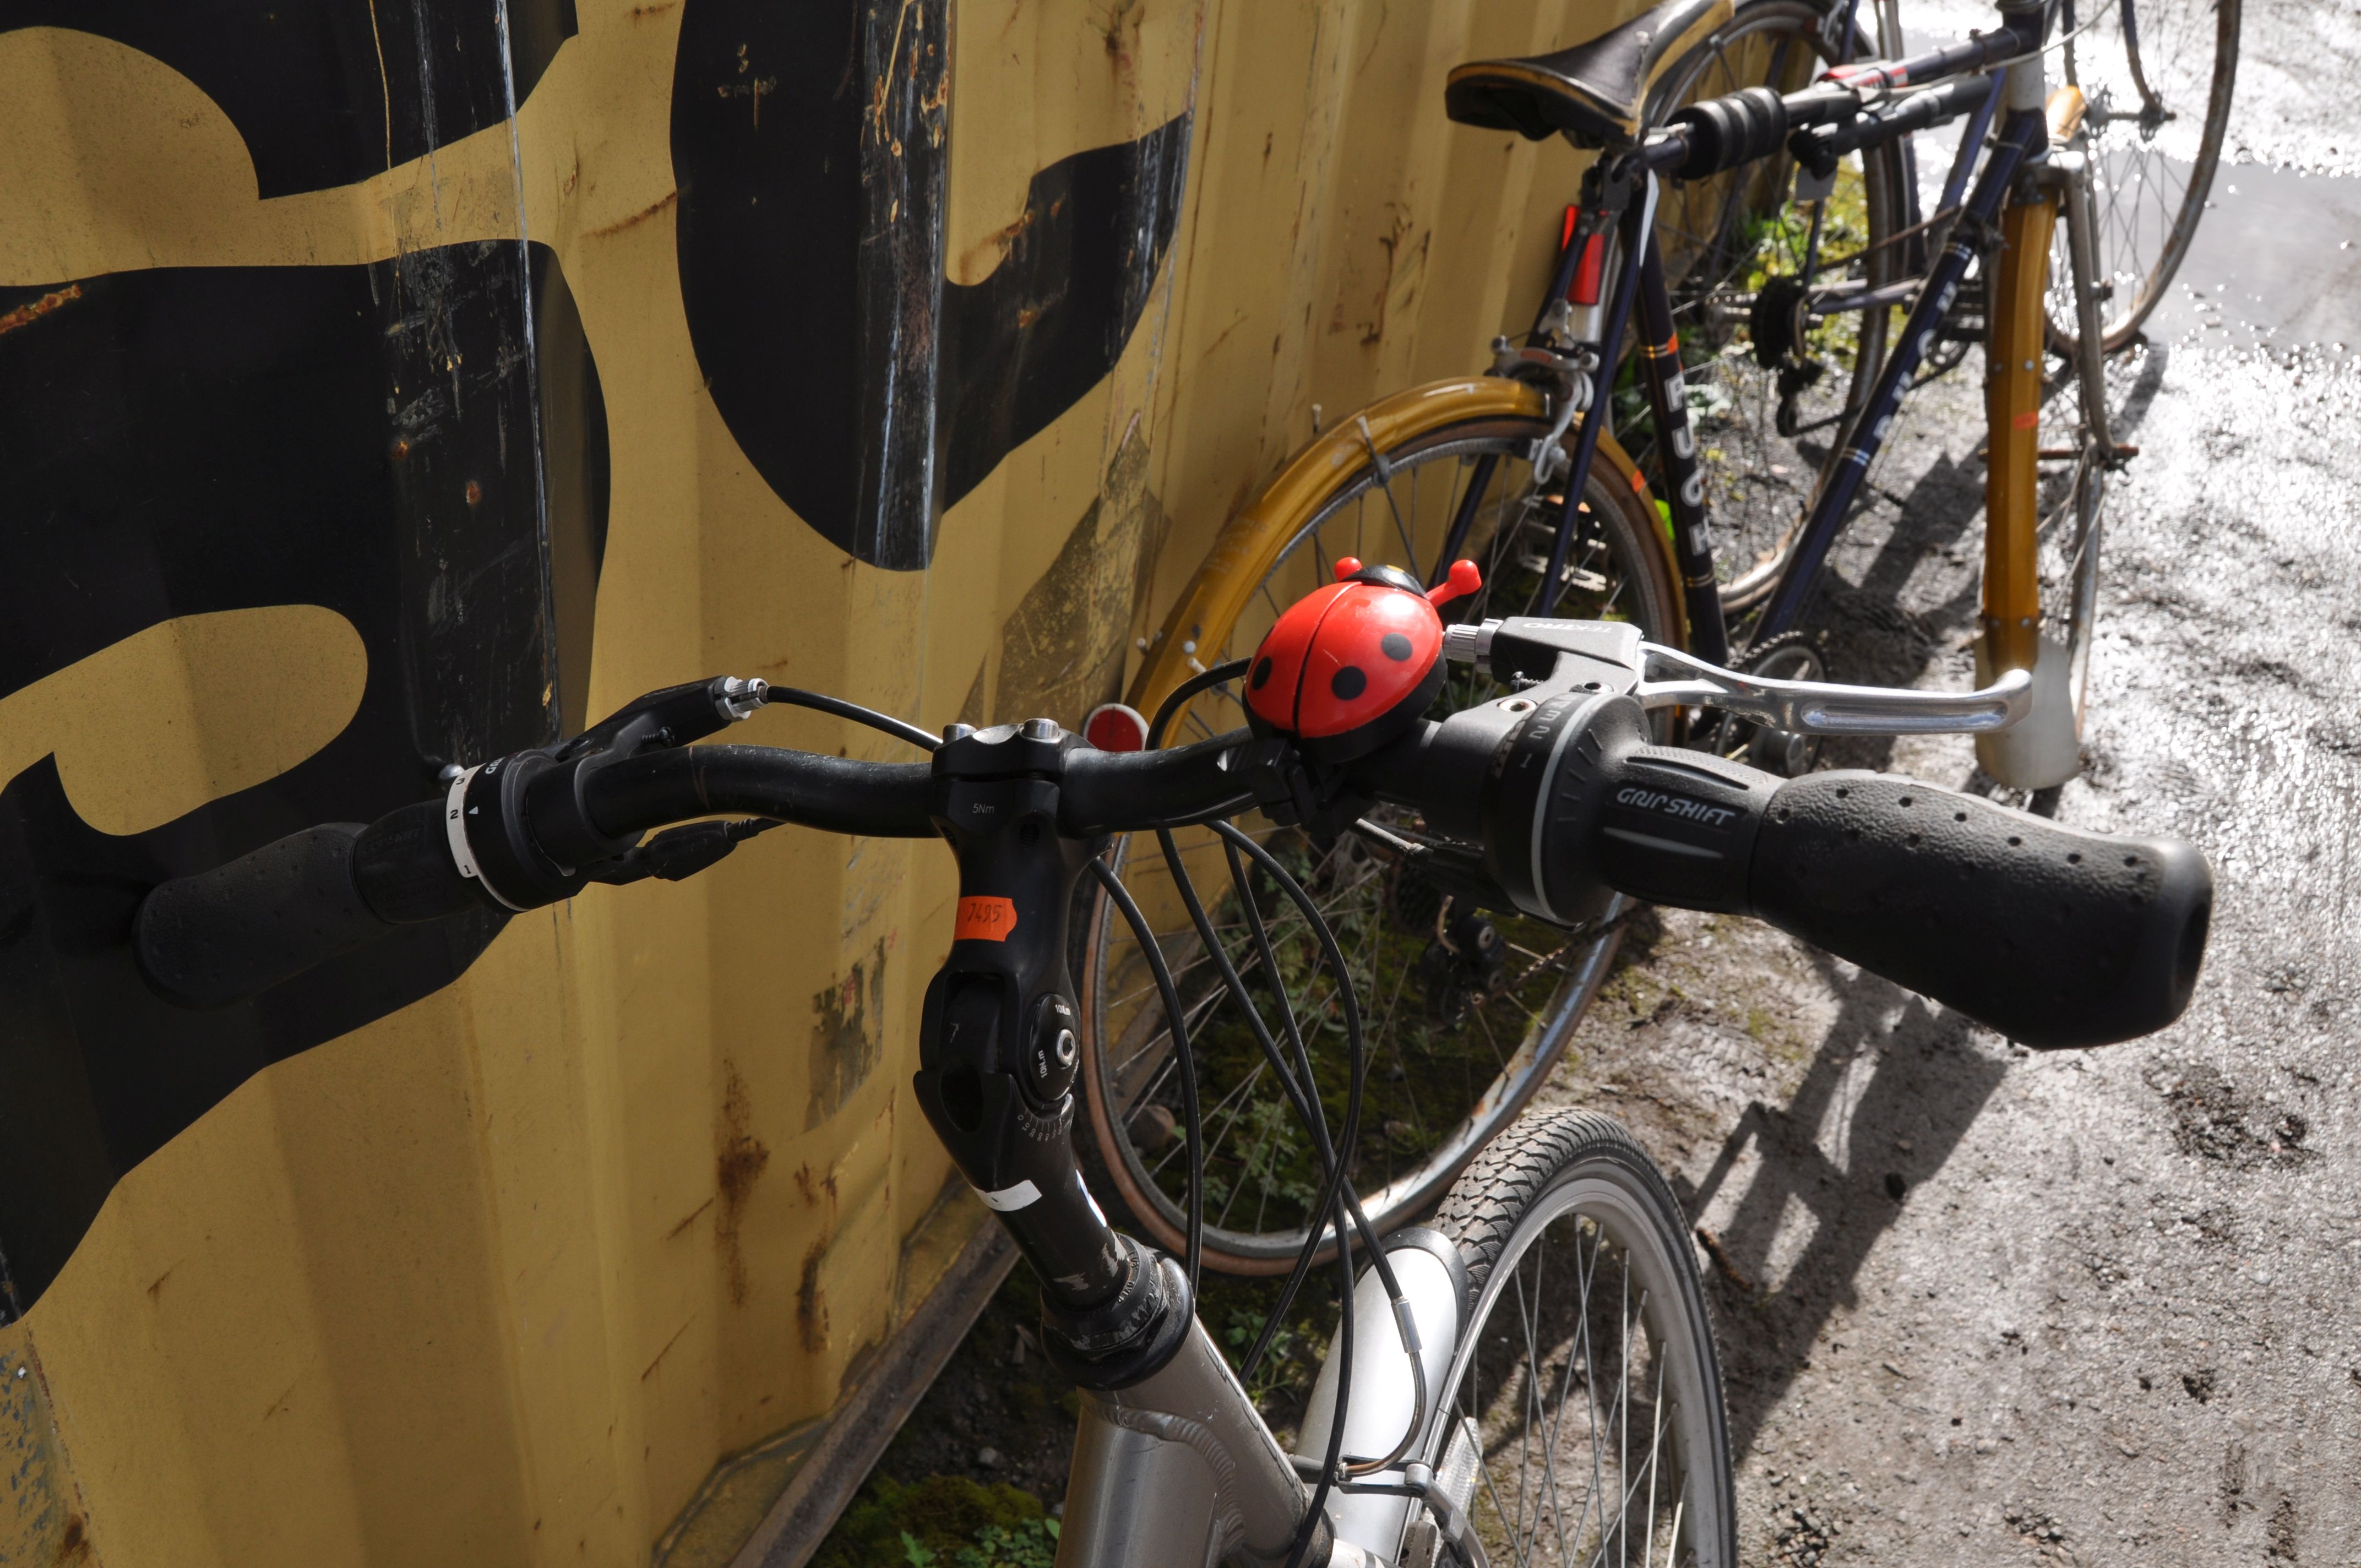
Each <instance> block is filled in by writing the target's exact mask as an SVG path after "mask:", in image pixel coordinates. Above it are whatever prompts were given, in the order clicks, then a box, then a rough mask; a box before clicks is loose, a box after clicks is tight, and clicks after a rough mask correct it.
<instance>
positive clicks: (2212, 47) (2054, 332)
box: [2049, 0, 2239, 362]
mask: <svg viewBox="0 0 2361 1568" xmlns="http://www.w3.org/2000/svg"><path fill="white" fill-rule="evenodd" d="M2061 20H2062V24H2063V25H2062V27H2061V28H2060V32H2061V33H2062V35H2063V37H2064V44H2063V47H2062V49H2060V50H2059V59H2060V62H2061V65H2062V69H2063V71H2064V73H2065V77H2066V81H2067V82H2068V83H2069V84H2070V85H2071V86H2073V87H2076V88H2079V89H2080V90H2081V93H2082V96H2083V99H2084V102H2085V103H2086V104H2087V105H2088V108H2087V109H2086V111H2085V112H2084V114H2083V115H2082V118H2081V124H2080V125H2079V126H2077V127H2076V130H2075V132H2074V135H2073V137H2072V140H2071V145H2072V147H2073V148H2074V149H2075V150H2076V151H2078V152H2080V153H2081V154H2082V155H2083V156H2084V157H2085V158H2087V159H2090V169H2091V180H2092V199H2093V200H2092V205H2093V207H2094V209H2095V216H2096V219H2097V222H2096V224H2095V225H2094V228H2095V230H2096V233H2095V236H2094V241H2095V248H2096V251H2097V255H2096V256H2095V257H2094V258H2093V260H2094V262H2095V264H2096V273H2097V276H2096V277H2095V278H2094V279H2093V280H2092V281H2093V283H2094V284H2095V286H2096V287H2097V288H2098V290H2099V293H2100V313H2099V322H2100V326H2099V331H2100V342H2101V343H2102V344H2103V345H2104V346H2105V349H2106V351H2107V352H2108V353H2109V354H2114V353H2115V352H2117V351H2118V350H2120V349H2122V348H2124V347H2125V346H2127V345H2129V344H2130V343H2131V341H2132V339H2133V337H2134V336H2135V335H2136V334H2137V333H2138V331H2139V328H2140V323H2142V322H2144V321H2146V320H2147V315H2148V313H2149V312H2150V311H2152V310H2154V309H2156V307H2157V304H2158V302H2159V301H2161V300H2162V299H2163V298H2164V291H2165V288H2166V286H2167V285H2168V284H2169V283H2170V282H2171V281H2172V275H2173V274H2174V272H2176V271H2178V270H2179V269H2180V259H2181V258H2182V257H2184V256H2186V255H2188V254H2189V244H2190V241H2191V238H2192V237H2194V236H2195V235H2196V233H2197V225H2198V222H2199V220H2200V219H2202V217H2203V216H2204V214H2205V197H2206V194H2207V192H2210V191H2211V190H2212V189H2213V171H2214V170H2215V169H2216V168H2217V167H2219V166H2220V164H2221V161H2222V142H2223V138H2224V136H2225V135H2226V134H2227V133H2228V131H2229V126H2230V99H2231V93H2232V91H2233V88H2234V87H2235V83H2236V81H2237V74H2238V24H2239V0H2095V3H2093V0H2081V7H2080V14H2079V15H2078V8H2077V6H2076V5H2072V4H2069V5H2067V6H2066V8H2065V13H2064V16H2063V17H2062V18H2061ZM2053 69H2056V68H2053ZM2055 244H2056V249H2055V252H2054V255H2053V259H2052V263H2051V267H2050V278H2051V287H2050V290H2049V331H2050V336H2051V341H2052V342H2053V343H2054V344H2055V345H2057V347H2058V351H2059V353H2060V354H2061V355H2063V356H2065V357H2066V358H2067V360H2068V361H2069V362H2071V360H2072V359H2073V357H2074V353H2075V344H2076V342H2077V335H2076V334H2077V322H2076V319H2075V315H2076V313H2075V301H2074V291H2073V286H2072V278H2073V273H2072V270H2071V263H2070V258H2069V257H2068V255H2067V253H2066V239H2065V234H2064V230H2063V227H2062V226H2061V228H2060V230H2059V236H2058V238H2057V240H2056V242H2055Z"/></svg>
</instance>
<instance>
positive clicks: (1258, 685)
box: [1246, 653, 1270, 691]
mask: <svg viewBox="0 0 2361 1568" xmlns="http://www.w3.org/2000/svg"><path fill="white" fill-rule="evenodd" d="M1269 679H1270V656H1269V655H1268V654H1267V653H1266V654H1265V655H1263V656H1262V657H1261V658H1259V659H1257V660H1256V661H1255V667H1254V676H1253V678H1252V679H1251V680H1249V681H1248V682H1247V683H1246V684H1247V685H1251V686H1252V687H1254V689H1255V690H1257V691H1260V690H1262V688H1263V685H1264V684H1265V683H1267V682H1268V680H1269Z"/></svg>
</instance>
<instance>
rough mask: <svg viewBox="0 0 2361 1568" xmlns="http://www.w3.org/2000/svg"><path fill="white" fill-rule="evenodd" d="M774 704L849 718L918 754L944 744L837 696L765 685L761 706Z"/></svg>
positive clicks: (901, 721) (903, 721)
mask: <svg viewBox="0 0 2361 1568" xmlns="http://www.w3.org/2000/svg"><path fill="white" fill-rule="evenodd" d="M773 703H778V704H782V705H784V706H785V707H808V708H811V709H813V710H815V711H817V712H819V713H827V714H833V715H835V716H836V717H837V718H849V719H851V720H852V722H854V723H855V724H866V725H867V726H869V728H871V729H883V730H884V731H885V733H886V734H888V735H891V736H892V737H894V739H895V740H907V741H908V742H909V743H910V744H911V745H913V746H916V747H917V748H918V749H919V750H921V751H933V750H934V749H935V748H936V747H938V746H939V745H941V744H942V743H943V742H942V740H941V738H940V737H939V736H935V735H929V734H928V733H927V732H926V731H925V730H923V729H919V728H918V727H917V725H915V724H912V723H911V722H909V721H908V720H907V719H902V718H895V717H894V716H893V715H892V714H890V713H880V712H878V711H877V710H876V709H875V708H873V707H862V706H861V705H860V704H859V703H857V702H847V701H845V700H844V699H843V698H842V697H840V696H828V695H827V694H825V693H823V692H811V691H806V690H804V689H803V688H802V687H801V686H774V685H765V686H764V688H763V706H764V707H769V706H771V705H772V704H773Z"/></svg>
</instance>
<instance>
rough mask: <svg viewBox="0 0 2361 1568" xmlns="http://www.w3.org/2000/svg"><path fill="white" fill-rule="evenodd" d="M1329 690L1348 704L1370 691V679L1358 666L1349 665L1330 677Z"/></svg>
mask: <svg viewBox="0 0 2361 1568" xmlns="http://www.w3.org/2000/svg"><path fill="white" fill-rule="evenodd" d="M1328 689H1329V690H1330V691H1332V692H1334V693H1335V694H1336V695H1337V696H1339V697H1341V698H1343V699H1344V700H1345V701H1346V702H1350V701H1352V700H1353V699H1354V698H1355V697H1356V696H1360V695H1361V694H1362V693H1363V692H1365V691H1367V690H1368V689H1369V677H1368V676H1367V675H1366V674H1363V673H1362V672H1361V666H1359V665H1358V664H1347V665H1345V667H1344V668H1343V669H1341V670H1339V671H1337V672H1336V673H1335V674H1333V675H1331V676H1329V677H1328Z"/></svg>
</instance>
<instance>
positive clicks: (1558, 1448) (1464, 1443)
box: [1434, 1166, 1730, 1568]
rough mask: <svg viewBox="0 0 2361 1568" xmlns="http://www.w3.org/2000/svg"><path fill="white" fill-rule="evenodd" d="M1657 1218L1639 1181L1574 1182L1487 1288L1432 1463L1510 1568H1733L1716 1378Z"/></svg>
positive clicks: (1543, 1206)
mask: <svg viewBox="0 0 2361 1568" xmlns="http://www.w3.org/2000/svg"><path fill="white" fill-rule="evenodd" d="M1652 1214H1653V1211H1652V1210H1651V1209H1650V1207H1649V1206H1648V1204H1647V1203H1646V1201H1644V1200H1643V1199H1642V1197H1641V1196H1640V1195H1639V1194H1637V1193H1636V1192H1635V1191H1634V1190H1632V1185H1631V1182H1630V1180H1629V1179H1628V1177H1627V1175H1626V1173H1624V1172H1622V1171H1620V1170H1616V1169H1612V1168H1600V1167H1596V1166H1594V1167H1590V1168H1580V1167H1577V1168H1576V1169H1575V1170H1574V1171H1572V1172H1571V1173H1569V1175H1568V1176H1567V1177H1566V1178H1565V1179H1563V1180H1561V1181H1560V1182H1559V1183H1557V1184H1556V1185H1554V1186H1553V1187H1552V1188H1551V1189H1550V1190H1548V1191H1547V1192H1545V1193H1544V1194H1543V1196H1542V1197H1541V1198H1540V1199H1538V1200H1537V1201H1535V1202H1534V1204H1533V1206H1532V1208H1531V1209H1530V1210H1528V1211H1527V1212H1526V1213H1525V1215H1524V1216H1523V1217H1522V1218H1521V1220H1520V1221H1519V1222H1518V1224H1517V1227H1516V1230H1515V1231H1514V1232H1513V1233H1512V1234H1511V1235H1510V1240H1509V1242H1508V1244H1507V1245H1506V1246H1505V1247H1504V1248H1503V1250H1502V1252H1501V1255H1500V1257H1499V1261H1498V1262H1497V1263H1496V1264H1495V1265H1494V1266H1493V1269H1492V1272H1491V1274H1490V1275H1489V1276H1488V1278H1487V1279H1486V1281H1485V1287H1484V1290H1483V1292H1482V1294H1481V1295H1480V1296H1479V1297H1478V1299H1477V1305H1476V1309H1475V1310H1474V1312H1473V1313H1472V1314H1471V1315H1470V1319H1469V1321H1470V1322H1471V1323H1472V1324H1473V1325H1474V1327H1473V1329H1472V1331H1471V1332H1468V1333H1466V1334H1464V1335H1463V1336H1462V1338H1461V1342H1460V1346H1459V1350H1458V1352H1457V1354H1456V1355H1455V1358H1454V1361H1453V1365H1452V1370H1451V1373H1450V1376H1449V1378H1448V1379H1447V1381H1446V1387H1449V1388H1450V1389H1451V1395H1450V1398H1449V1401H1448V1403H1447V1404H1446V1405H1445V1406H1444V1409H1445V1411H1446V1416H1445V1425H1444V1428H1443V1430H1442V1431H1441V1432H1439V1433H1438V1436H1437V1441H1436V1442H1435V1444H1434V1448H1435V1450H1436V1452H1437V1455H1438V1456H1437V1458H1436V1461H1435V1471H1436V1475H1437V1479H1438V1481H1439V1482H1440V1483H1441V1484H1443V1485H1444V1486H1448V1487H1450V1488H1451V1489H1452V1491H1453V1494H1454V1496H1455V1498H1456V1499H1457V1500H1458V1501H1459V1502H1460V1505H1461V1507H1462V1508H1465V1509H1466V1512H1467V1514H1468V1516H1469V1519H1470V1520H1471V1522H1472V1524H1473V1527H1474V1529H1475V1530H1476V1532H1477V1536H1478V1538H1479V1539H1480V1540H1481V1541H1483V1543H1484V1546H1485V1549H1486V1552H1487V1555H1488V1557H1489V1558H1490V1560H1491V1561H1492V1562H1494V1563H1504V1564H1506V1563H1514V1564H1517V1565H1519V1568H1526V1565H1529V1564H1536V1563H1547V1564H1563V1563H1597V1562H1601V1561H1612V1562H1618V1563H1621V1562H1646V1563H1670V1564H1675V1565H1676V1568H1686V1565H1687V1564H1692V1563H1694V1564H1700V1565H1706V1568H1719V1565H1720V1564H1722V1563H1724V1561H1725V1559H1724V1555H1723V1552H1724V1547H1723V1544H1722V1543H1724V1542H1726V1541H1728V1540H1729V1538H1730V1521H1729V1519H1727V1517H1726V1515H1725V1512H1724V1510H1725V1509H1726V1508H1727V1506H1728V1493H1727V1487H1726V1476H1725V1475H1724V1473H1723V1467H1722V1464H1721V1455H1722V1453H1723V1443H1724V1441H1725V1433H1724V1431H1723V1427H1722V1422H1721V1419H1720V1415H1719V1409H1720V1407H1719V1400H1718V1398H1715V1396H1714V1393H1713V1387H1714V1383H1713V1379H1714V1368H1713V1365H1712V1361H1711V1357H1710V1354H1709V1352H1708V1350H1707V1349H1706V1347H1705V1345H1704V1343H1702V1342H1701V1341H1700V1339H1699V1337H1698V1336H1699V1333H1700V1332H1701V1323H1700V1321H1699V1320H1698V1319H1697V1317H1696V1315H1695V1303H1693V1302H1692V1301H1690V1300H1689V1299H1688V1298H1687V1295H1686V1291H1685V1288H1684V1270H1683V1269H1682V1267H1681V1265H1680V1261H1679V1260H1678V1259H1677V1258H1676V1257H1675V1255H1673V1254H1672V1252H1671V1251H1670V1245H1672V1243H1673V1241H1674V1238H1668V1237H1666V1236H1665V1235H1664V1234H1663V1233H1662V1228H1661V1226H1659V1225H1658V1224H1657V1223H1654V1221H1653V1218H1652Z"/></svg>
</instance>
